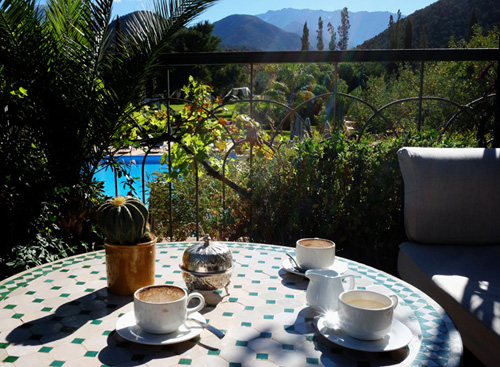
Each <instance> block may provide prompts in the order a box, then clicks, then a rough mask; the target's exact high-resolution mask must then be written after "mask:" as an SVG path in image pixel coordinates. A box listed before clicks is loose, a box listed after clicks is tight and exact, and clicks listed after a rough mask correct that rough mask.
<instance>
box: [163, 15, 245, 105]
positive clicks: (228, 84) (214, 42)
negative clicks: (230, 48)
mask: <svg viewBox="0 0 500 367" xmlns="http://www.w3.org/2000/svg"><path fill="white" fill-rule="evenodd" d="M213 29H214V25H213V24H210V23H209V22H208V21H204V22H199V23H197V24H195V25H193V26H192V27H188V28H183V29H181V30H180V31H179V32H178V34H177V36H176V37H175V38H174V39H173V40H172V42H171V43H170V44H169V47H168V49H167V52H174V53H175V52H216V51H220V42H221V38H220V37H218V36H215V35H213V34H212V33H213ZM161 61H162V62H163V61H165V62H168V60H163V59H162V60H161ZM242 69H243V68H242V66H240V65H228V66H221V65H209V66H207V65H193V66H184V67H175V68H172V69H170V90H171V91H172V92H173V91H180V90H181V89H182V87H183V86H184V85H186V84H187V83H188V81H189V77H190V76H193V77H194V78H195V79H196V80H199V81H203V83H205V84H210V85H212V86H213V87H214V90H215V93H217V94H219V95H224V94H225V93H227V91H228V89H231V88H232V87H235V86H239V84H240V83H242V80H241V79H242V76H241V71H242ZM157 81H158V83H159V86H158V87H157V90H158V91H159V92H162V91H165V90H166V89H167V80H166V73H165V72H164V71H163V72H162V73H161V75H159V77H158V78H157Z"/></svg>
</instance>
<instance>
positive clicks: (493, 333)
mask: <svg viewBox="0 0 500 367" xmlns="http://www.w3.org/2000/svg"><path fill="white" fill-rule="evenodd" d="M499 259H500V246H497V245H485V246H480V245H476V246H450V245H436V244H432V245H429V244H427V245H426V244H421V243H415V242H404V243H402V244H401V246H400V252H399V259H398V271H399V274H400V276H401V278H403V279H404V280H406V281H408V282H409V283H411V284H413V285H415V286H416V287H418V288H419V289H421V290H422V291H424V292H425V293H427V294H428V295H429V296H431V297H432V298H433V299H434V300H435V301H436V302H438V303H439V304H440V305H441V306H442V307H443V308H444V309H445V310H446V312H447V313H448V314H449V315H450V317H451V318H452V320H453V322H454V323H455V324H456V326H457V328H458V330H459V331H460V333H461V335H462V339H463V341H464V344H465V345H466V346H467V347H468V348H469V349H470V350H471V351H472V352H473V353H474V354H475V355H476V356H477V357H478V358H480V359H481V360H482V362H483V363H485V364H486V365H495V363H497V362H498V361H500V272H499V271H498V267H499Z"/></svg>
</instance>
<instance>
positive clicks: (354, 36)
mask: <svg viewBox="0 0 500 367" xmlns="http://www.w3.org/2000/svg"><path fill="white" fill-rule="evenodd" d="M340 12H341V11H340V10H336V11H322V10H308V9H302V10H298V9H290V8H288V9H282V10H273V11H268V12H267V13H265V14H259V15H256V16H252V15H238V14H235V15H230V16H228V17H226V18H224V19H221V20H219V21H217V22H215V23H214V26H215V27H214V31H213V33H214V35H216V36H219V37H220V38H221V39H222V45H223V47H224V48H226V49H227V48H229V49H232V48H241V47H244V48H246V49H249V50H262V51H284V50H287V51H295V50H300V48H301V37H302V32H303V28H304V23H305V22H307V27H308V29H309V42H310V50H315V49H316V48H317V47H316V44H317V31H318V20H319V17H321V18H322V20H323V42H324V43H325V45H328V42H329V40H330V34H329V33H328V31H327V29H328V23H331V24H332V25H333V26H334V28H335V29H337V27H338V26H339V24H340ZM391 14H392V15H393V16H395V15H396V14H394V13H390V12H366V11H363V12H354V13H349V23H350V25H351V28H350V32H349V35H350V37H349V47H355V46H357V45H359V44H361V43H362V42H364V41H366V40H368V39H370V38H372V37H375V36H376V35H377V34H379V33H380V32H382V31H383V30H384V29H386V28H387V25H388V24H389V18H390V16H391ZM238 46H239V47H238ZM326 48H327V47H326Z"/></svg>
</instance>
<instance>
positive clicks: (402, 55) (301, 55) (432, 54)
mask: <svg viewBox="0 0 500 367" xmlns="http://www.w3.org/2000/svg"><path fill="white" fill-rule="evenodd" d="M162 60H163V64H164V66H165V68H166V73H167V74H168V73H169V72H170V69H171V68H174V67H182V66H192V65H229V64H245V65H248V66H249V73H250V84H249V86H248V88H249V90H250V93H249V98H246V99H240V100H239V101H237V102H238V103H247V104H249V106H250V114H251V115H252V114H253V112H254V106H255V105H256V104H257V103H275V104H277V105H280V106H281V107H282V108H283V109H284V110H286V112H285V114H284V118H283V119H282V122H281V124H282V123H283V121H285V120H286V119H289V118H290V117H291V116H294V115H297V113H298V111H299V110H300V108H301V107H302V105H304V104H306V103H308V102H310V101H312V100H314V99H318V98H334V99H335V98H338V97H343V98H351V99H354V100H356V101H357V102H359V103H362V104H364V105H366V106H367V107H368V108H369V109H370V110H371V111H372V114H371V116H370V117H369V118H368V119H367V121H366V122H365V123H364V124H363V126H362V128H361V129H360V130H359V131H358V139H360V138H361V136H362V135H363V133H364V131H365V129H366V128H367V126H369V124H370V122H371V121H372V120H373V119H374V118H375V117H381V118H383V119H385V117H384V115H383V113H384V111H385V110H387V109H388V108H390V107H392V106H394V105H396V104H400V103H406V102H414V103H417V104H418V114H417V116H418V117H417V127H416V128H417V130H420V129H421V126H422V116H423V112H422V111H423V102H424V101H426V100H427V101H429V100H432V101H439V102H443V103H447V104H451V105H453V106H455V108H456V110H457V112H455V113H454V114H453V115H452V116H451V117H450V119H449V121H448V122H447V123H446V124H445V125H444V127H443V131H446V129H447V128H448V127H449V126H450V125H451V124H452V123H453V121H454V120H455V119H456V118H457V116H458V115H460V114H462V113H465V114H467V113H469V111H470V107H471V106H472V105H474V104H476V103H479V102H480V101H482V100H483V99H484V98H489V99H493V100H494V101H495V102H494V106H495V107H494V111H495V112H494V113H495V123H494V130H495V134H494V136H495V138H496V139H497V140H498V141H495V142H493V144H494V145H497V146H498V145H499V142H500V103H499V102H498V99H497V98H496V95H497V93H490V94H489V95H488V96H481V97H478V99H476V100H474V101H471V102H470V103H468V104H465V105H464V104H460V103H457V102H454V101H452V100H450V99H448V98H445V97H436V96H425V95H424V83H425V73H424V70H425V67H424V66H425V63H427V62H438V61H457V62H460V61H488V62H496V64H497V66H496V67H497V80H496V88H497V89H498V85H499V81H498V74H499V73H498V65H499V64H500V49H419V50H354V51H307V52H224V53H178V54H166V55H163V57H162ZM365 62H409V63H413V64H417V65H419V68H420V82H419V87H418V88H419V93H418V96H415V97H410V98H405V99H400V100H396V101H391V102H390V103H389V104H386V105H383V106H380V107H377V106H373V105H372V104H370V103H368V102H366V101H363V100H361V99H360V98H358V97H356V96H353V95H349V94H345V93H340V92H338V91H336V90H333V91H332V92H331V93H328V94H323V95H320V96H314V97H313V98H311V99H310V100H308V101H305V102H304V103H302V104H301V105H299V106H294V107H292V106H287V105H284V104H282V103H279V102H277V101H270V100H267V99H266V100H262V99H259V98H257V97H255V96H254V93H253V90H254V85H255V80H254V67H255V65H257V64H285V63H286V64H297V63H329V64H332V65H334V67H335V77H337V72H336V68H337V65H338V64H339V63H365ZM167 80H168V78H167ZM336 84H337V83H336V81H335V85H336ZM170 95H171V93H170V90H169V89H168V92H167V97H166V99H165V102H166V103H167V105H168V104H169V103H173V102H174V100H173V99H172V98H171V97H169V96H170ZM234 102H235V101H231V102H230V103H234ZM335 105H336V104H335V103H333V108H335ZM333 116H334V118H336V113H333ZM471 117H473V116H471ZM387 123H388V128H391V122H390V121H387ZM333 124H334V126H335V125H336V124H337V122H336V121H335V120H334V121H333ZM280 126H281V125H280ZM280 126H278V128H277V129H276V131H279V130H280V129H279V127H280ZM281 127H282V126H281ZM273 138H274V137H273V136H271V143H272V139H273ZM169 146H170V145H169ZM235 146H236V144H234V145H233V149H234V147H235ZM229 153H230V152H227V155H228V154H229ZM227 155H226V157H227ZM146 156H147V154H146ZM169 162H170V160H169ZM145 163H146V157H145V158H144V160H143V165H144V164H145ZM143 167H144V166H143ZM143 172H144V168H143ZM142 182H143V193H142V195H143V200H144V199H145V193H144V188H145V178H144V174H143V177H142ZM196 182H198V181H196ZM196 186H197V187H196V206H197V210H196V226H195V228H196V233H195V235H196V237H197V238H198V237H199V227H200V226H199V212H198V195H199V187H198V184H196ZM223 188H224V190H225V185H224V186H223ZM172 195H173V193H172V190H171V188H170V203H171V202H172V201H171V198H172ZM223 197H224V196H223ZM223 200H224V199H223ZM222 205H223V208H224V201H223V203H222ZM169 215H170V221H169V222H170V226H171V225H172V205H170V213H169ZM170 237H172V227H170Z"/></svg>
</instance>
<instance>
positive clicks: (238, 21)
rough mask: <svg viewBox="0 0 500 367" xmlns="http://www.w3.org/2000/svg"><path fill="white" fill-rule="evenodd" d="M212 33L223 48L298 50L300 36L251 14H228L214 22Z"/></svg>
mask: <svg viewBox="0 0 500 367" xmlns="http://www.w3.org/2000/svg"><path fill="white" fill-rule="evenodd" d="M213 34H214V35H216V36H219V37H220V38H221V39H222V45H223V47H224V48H226V49H227V48H241V47H244V48H246V49H247V50H261V51H295V50H300V45H301V43H300V36H298V35H297V34H294V33H290V32H286V31H284V30H283V29H281V28H279V27H277V26H275V25H272V24H270V23H267V22H265V21H263V20H261V19H260V18H258V17H256V16H252V15H237V14H235V15H230V16H228V17H226V18H224V19H222V20H219V21H217V22H215V23H214V30H213Z"/></svg>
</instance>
